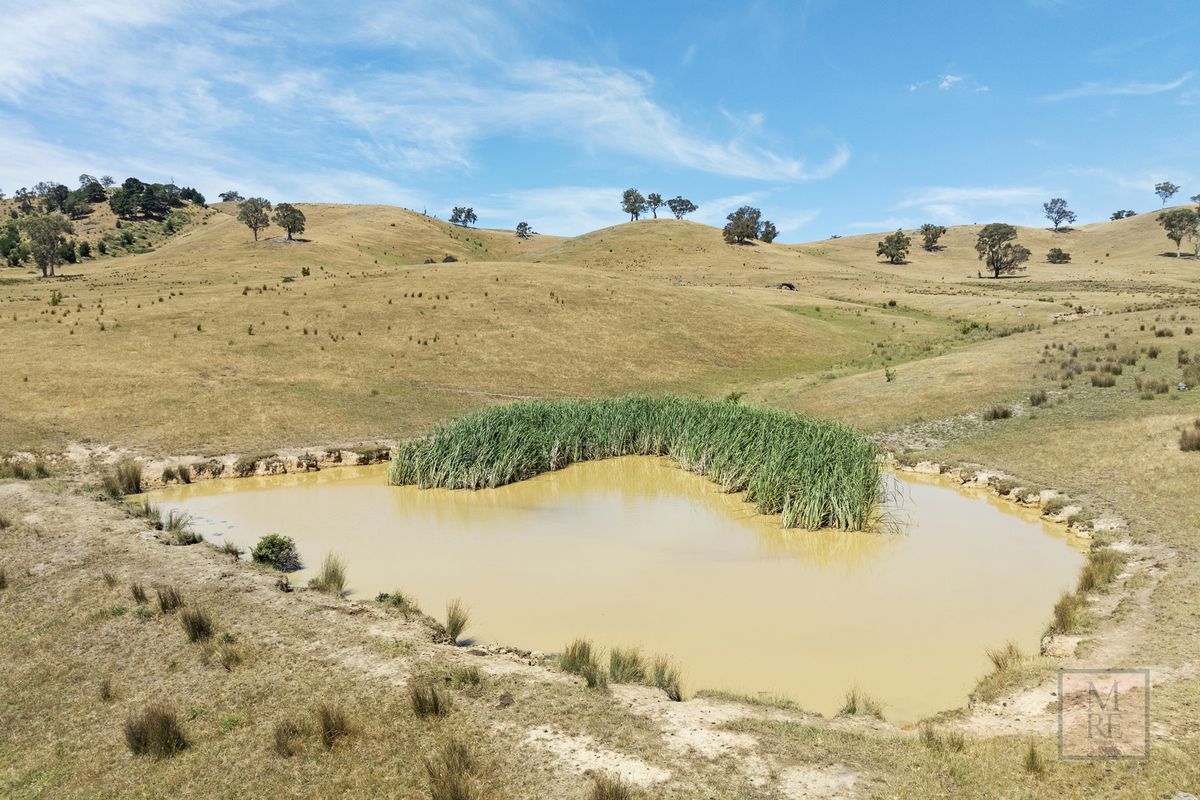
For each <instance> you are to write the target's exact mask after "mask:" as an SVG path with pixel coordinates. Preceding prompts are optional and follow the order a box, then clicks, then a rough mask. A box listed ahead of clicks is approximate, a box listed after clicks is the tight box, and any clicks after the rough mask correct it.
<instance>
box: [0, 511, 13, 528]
mask: <svg viewBox="0 0 1200 800" xmlns="http://www.w3.org/2000/svg"><path fill="white" fill-rule="evenodd" d="M11 527H12V520H11V519H9V518H8V517H7V516H5V515H4V514H0V531H5V530H8V529H9V528H11Z"/></svg>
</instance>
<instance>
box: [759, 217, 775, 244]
mask: <svg viewBox="0 0 1200 800" xmlns="http://www.w3.org/2000/svg"><path fill="white" fill-rule="evenodd" d="M778 235H779V229H778V228H776V227H775V223H774V222H771V220H766V221H765V222H763V224H762V230H760V231H759V232H758V238H759V239H760V240H761V241H763V242H765V243H766V244H770V243H771V242H773V241H775V237H776V236H778Z"/></svg>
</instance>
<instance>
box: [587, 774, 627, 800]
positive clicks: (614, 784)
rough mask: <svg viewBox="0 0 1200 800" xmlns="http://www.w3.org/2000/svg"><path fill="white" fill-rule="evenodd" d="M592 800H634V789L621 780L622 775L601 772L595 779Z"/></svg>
mask: <svg viewBox="0 0 1200 800" xmlns="http://www.w3.org/2000/svg"><path fill="white" fill-rule="evenodd" d="M594 781H595V782H594V783H593V784H592V793H591V794H590V795H588V796H589V797H590V798H591V800H632V798H633V789H631V788H630V787H629V784H627V783H625V782H624V781H623V780H621V776H620V775H609V774H608V773H607V772H601V773H599V774H597V775H596V777H595V778H594Z"/></svg>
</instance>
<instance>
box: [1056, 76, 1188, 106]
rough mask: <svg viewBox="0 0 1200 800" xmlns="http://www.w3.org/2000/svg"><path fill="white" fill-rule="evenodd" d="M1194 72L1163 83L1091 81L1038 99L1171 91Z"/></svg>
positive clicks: (1116, 95)
mask: <svg viewBox="0 0 1200 800" xmlns="http://www.w3.org/2000/svg"><path fill="white" fill-rule="evenodd" d="M1194 74H1195V73H1193V72H1186V73H1184V74H1183V75H1180V76H1179V77H1178V78H1176V79H1175V80H1173V81H1166V82H1164V83H1148V82H1144V81H1123V82H1119V83H1106V82H1104V81H1093V82H1090V83H1085V84H1083V85H1082V86H1078V87H1076V88H1074V89H1067V90H1065V91H1061V92H1054V93H1053V94H1047V95H1042V96H1041V97H1040V98H1038V99H1039V100H1041V101H1042V102H1046V103H1056V102H1059V101H1061V100H1073V99H1076V98H1079V97H1141V96H1145V95H1152V94H1162V93H1163V92H1173V91H1175V90H1176V89H1178V88H1180V87H1181V86H1183V85H1184V84H1185V83H1187V82H1188V81H1189V80H1191V79H1192V76H1193V75H1194Z"/></svg>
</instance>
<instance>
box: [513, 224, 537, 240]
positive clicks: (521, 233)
mask: <svg viewBox="0 0 1200 800" xmlns="http://www.w3.org/2000/svg"><path fill="white" fill-rule="evenodd" d="M534 233H536V231H535V230H534V229H533V227H532V226H531V225H530V224H529V223H528V222H518V223H517V236H518V237H520V238H522V239H529V238H531V237H532V236H533V234H534Z"/></svg>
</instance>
